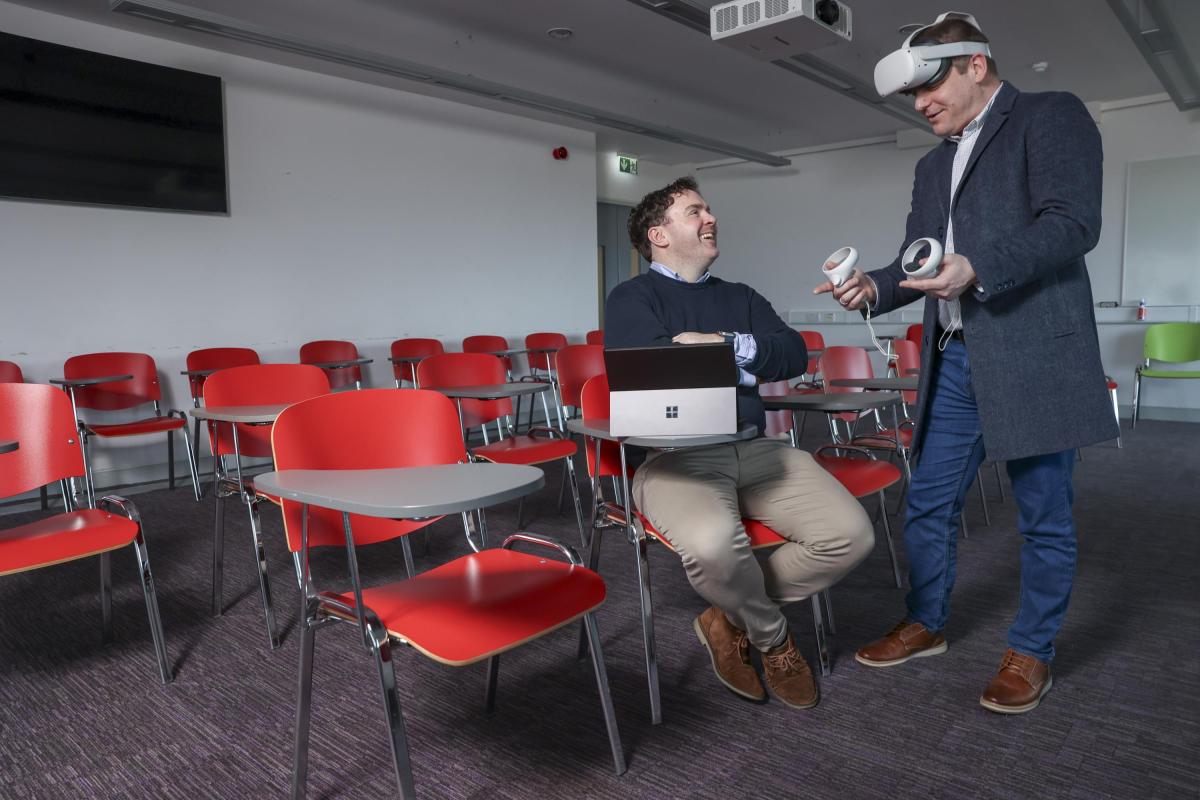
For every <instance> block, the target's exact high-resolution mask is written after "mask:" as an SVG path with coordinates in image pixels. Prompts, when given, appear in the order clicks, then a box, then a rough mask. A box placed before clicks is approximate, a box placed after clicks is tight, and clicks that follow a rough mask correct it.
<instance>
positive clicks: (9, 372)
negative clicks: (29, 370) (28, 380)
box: [0, 361, 25, 383]
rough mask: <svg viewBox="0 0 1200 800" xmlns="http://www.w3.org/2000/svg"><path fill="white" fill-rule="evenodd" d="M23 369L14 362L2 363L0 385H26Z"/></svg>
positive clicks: (0, 366)
mask: <svg viewBox="0 0 1200 800" xmlns="http://www.w3.org/2000/svg"><path fill="white" fill-rule="evenodd" d="M24 382H25V376H24V375H23V374H21V368H20V367H19V366H17V364H16V363H15V362H12V361H0V383H24Z"/></svg>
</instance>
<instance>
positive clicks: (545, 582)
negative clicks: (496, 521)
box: [338, 548, 605, 666]
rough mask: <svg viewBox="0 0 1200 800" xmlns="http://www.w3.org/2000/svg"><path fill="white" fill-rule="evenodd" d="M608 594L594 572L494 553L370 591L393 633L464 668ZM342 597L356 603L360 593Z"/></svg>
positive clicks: (366, 593)
mask: <svg viewBox="0 0 1200 800" xmlns="http://www.w3.org/2000/svg"><path fill="white" fill-rule="evenodd" d="M604 595H605V589H604V581H603V580H602V579H601V578H600V576H599V575H597V574H596V573H595V572H592V571H591V570H590V569H587V568H586V567H579V566H573V565H571V564H568V563H566V562H563V561H556V560H554V559H549V558H541V557H538V556H534V555H530V554H528V553H522V552H518V551H516V550H504V549H499V548H494V549H489V550H484V551H482V552H479V553H472V554H470V555H466V556H463V557H462V558H458V559H455V560H454V561H451V562H450V563H448V564H443V565H442V566H440V567H434V568H433V569H431V570H427V571H426V572H422V573H421V574H419V575H416V576H415V577H412V578H409V579H408V580H405V581H397V582H396V583H391V584H388V585H386V586H381V587H377V588H374V589H364V590H363V603H364V604H365V605H366V606H367V607H368V608H370V609H371V610H372V611H374V612H375V613H376V614H377V615H378V616H379V619H380V621H381V622H382V623H383V625H384V627H386V628H387V629H388V632H389V633H390V634H391V635H392V636H396V637H399V638H401V639H403V640H404V641H406V642H408V643H409V644H411V645H412V646H413V647H415V648H417V649H418V650H420V651H421V652H422V653H424V654H425V655H427V656H429V657H430V658H432V659H435V660H437V661H441V662H442V663H444V664H449V665H451V666H464V665H466V664H472V663H474V662H476V661H480V660H482V659H485V658H489V657H490V656H493V655H496V654H497V653H502V652H504V651H505V650H509V649H511V648H513V647H516V646H517V645H520V644H523V643H524V642H527V641H529V640H531V639H533V638H536V637H538V636H541V635H542V634H544V633H547V632H549V631H551V630H554V629H555V628H559V627H562V626H563V625H566V624H568V623H570V622H571V621H573V620H575V619H578V618H579V617H580V616H581V615H583V614H586V613H587V612H589V611H591V610H592V609H594V608H596V607H597V606H599V605H600V604H601V603H602V602H603V601H604ZM338 599H339V600H341V601H342V602H344V603H346V604H348V605H350V606H351V607H353V606H354V595H353V594H349V593H347V594H342V595H339V596H338Z"/></svg>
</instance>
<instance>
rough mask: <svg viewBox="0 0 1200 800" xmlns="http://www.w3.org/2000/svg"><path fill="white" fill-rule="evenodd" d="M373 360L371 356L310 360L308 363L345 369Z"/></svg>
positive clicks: (322, 367) (323, 367)
mask: <svg viewBox="0 0 1200 800" xmlns="http://www.w3.org/2000/svg"><path fill="white" fill-rule="evenodd" d="M374 360H375V359H373V358H349V359H346V360H345V361H310V362H308V363H309V364H311V365H312V366H314V367H320V368H321V369H346V368H347V367H361V366H362V365H363V364H370V363H371V362H372V361H374Z"/></svg>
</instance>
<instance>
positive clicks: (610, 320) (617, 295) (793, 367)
mask: <svg viewBox="0 0 1200 800" xmlns="http://www.w3.org/2000/svg"><path fill="white" fill-rule="evenodd" d="M685 331H695V332H697V333H716V332H717V331H729V332H730V333H749V334H753V335H754V341H755V343H756V344H757V345H758V353H757V354H756V355H755V356H754V360H753V361H751V362H750V363H749V364H744V365H743V366H742V368H743V369H745V370H746V371H747V372H749V373H750V374H752V375H754V376H755V377H757V378H759V379H761V380H762V381H764V382H770V381H778V380H784V379H787V378H794V377H796V376H798V375H802V374H803V373H804V370H805V368H806V367H807V366H808V351H807V350H806V349H805V347H804V339H803V338H801V336H800V334H799V333H797V332H796V331H794V330H792V329H791V328H790V327H788V325H787V323H785V322H784V321H783V320H782V319H780V318H779V315H778V314H776V313H775V309H773V308H771V304H770V303H768V302H767V301H766V299H765V298H764V297H763V296H762V295H760V294H759V293H758V292H756V291H754V290H753V289H751V288H750V287H749V286H747V285H746V284H744V283H727V282H725V281H723V280H721V279H720V278H718V277H717V276H715V275H712V276H710V277H709V278H708V280H706V281H704V282H703V283H686V282H684V281H678V280H675V279H673V278H668V277H667V276H666V275H662V274H660V273H658V272H653V271H652V272H648V273H646V274H645V275H639V276H637V277H636V278H631V279H629V280H627V281H625V282H624V283H621V284H618V286H617V287H616V288H615V289H613V290H612V292H611V293H610V294H609V296H608V304H607V306H606V307H605V312H604V346H605V347H646V346H649V345H669V344H671V339H672V337H674V336H676V335H677V334H680V333H683V332H685ZM737 395H738V396H737V410H738V423H739V424H740V425H755V426H757V427H758V432H759V435H761V434H762V432H763V429H764V428H765V427H766V424H767V418H766V414H765V412H764V411H763V404H762V398H761V397H759V394H758V388H757V387H754V386H738V390H737Z"/></svg>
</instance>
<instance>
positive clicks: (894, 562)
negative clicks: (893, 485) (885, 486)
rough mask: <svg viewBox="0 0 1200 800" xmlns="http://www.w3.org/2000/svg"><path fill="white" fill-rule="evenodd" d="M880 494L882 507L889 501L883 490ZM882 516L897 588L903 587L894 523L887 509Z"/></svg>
mask: <svg viewBox="0 0 1200 800" xmlns="http://www.w3.org/2000/svg"><path fill="white" fill-rule="evenodd" d="M878 494H879V506H880V508H883V506H884V504H885V503H886V502H887V498H886V497H884V495H883V491H882V490H880V491H879V493H878ZM880 516H882V517H883V534H884V536H885V537H886V538H887V546H888V555H889V556H891V559H892V577H893V578H895V579H896V588H897V589H900V588H903V586H904V584H903V583H902V582H901V581H900V562H899V561H898V560H897V559H896V543H895V542H894V541H892V523H891V522H890V521H889V520H888V515H887V510H886V509H885V510H884V513H883V514H881V515H880Z"/></svg>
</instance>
